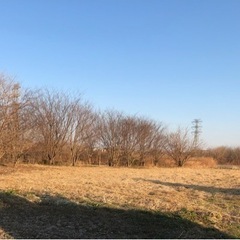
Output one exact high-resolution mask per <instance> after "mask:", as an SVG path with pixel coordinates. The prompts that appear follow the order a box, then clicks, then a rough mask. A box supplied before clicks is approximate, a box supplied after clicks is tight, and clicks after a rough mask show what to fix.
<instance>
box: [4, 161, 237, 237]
mask: <svg viewBox="0 0 240 240" xmlns="http://www.w3.org/2000/svg"><path fill="white" fill-rule="evenodd" d="M0 190H1V191H4V192H9V193H10V194H18V195H20V196H21V197H24V198H25V199H27V200H29V202H32V203H39V202H42V201H43V199H45V200H44V201H48V198H47V197H45V198H43V197H39V196H50V198H49V199H52V197H53V196H63V197H64V198H59V201H58V202H57V204H60V205H61V204H64V202H66V201H68V200H69V201H71V202H74V203H76V204H87V205H91V206H92V205H94V206H101V207H111V208H114V209H125V210H126V209H138V210H139V209H141V210H145V211H151V212H161V213H172V214H178V215H179V216H182V217H183V218H184V219H187V220H190V221H191V222H194V223H197V224H200V225H202V226H204V227H214V228H215V229H218V230H219V231H222V232H225V233H228V234H229V235H231V236H235V237H240V229H239V225H240V170H237V169H196V168H195V169H191V168H149V169H131V168H108V167H76V168H73V167H49V166H48V167H46V166H40V165H18V166H17V167H16V168H14V169H13V168H8V167H0ZM49 201H50V200H49ZM54 201H56V199H55V200H54ZM185 236H187V237H190V238H191V237H193V235H186V234H185ZM181 237H183V236H181ZM205 237H206V238H207V236H205Z"/></svg>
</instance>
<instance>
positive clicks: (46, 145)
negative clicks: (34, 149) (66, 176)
mask: <svg viewBox="0 0 240 240" xmlns="http://www.w3.org/2000/svg"><path fill="white" fill-rule="evenodd" d="M31 106H32V113H33V114H32V116H31V119H32V122H33V124H34V125H35V133H36V136H37V138H38V142H40V143H41V146H42V151H43V160H44V161H46V162H47V163H49V164H54V162H55V158H56V156H57V154H60V152H61V150H62V149H63V147H64V146H65V145H66V144H67V142H68V137H69V129H70V126H71V123H72V121H73V112H72V111H73V104H72V100H71V99H70V97H69V96H68V95H66V94H64V93H59V92H50V91H49V90H41V91H39V92H36V93H35V98H34V101H32V104H31Z"/></svg>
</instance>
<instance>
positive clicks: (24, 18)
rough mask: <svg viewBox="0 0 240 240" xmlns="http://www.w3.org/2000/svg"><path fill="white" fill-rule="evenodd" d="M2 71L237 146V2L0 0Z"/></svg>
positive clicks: (211, 143)
mask: <svg viewBox="0 0 240 240" xmlns="http://www.w3.org/2000/svg"><path fill="white" fill-rule="evenodd" d="M0 12H1V14H0V72H3V73H5V74H7V75H10V76H13V77H15V79H16V80H17V81H19V82H20V83H22V85H23V86H24V87H27V88H35V87H37V88H39V87H48V88H56V89H58V90H64V91H65V90H66V91H70V92H72V91H74V92H80V93H82V94H83V98H84V99H85V100H89V101H90V102H91V103H93V105H94V106H95V107H96V108H100V109H102V110H104V109H106V108H114V109H117V110H120V111H123V112H125V113H127V114H136V113H137V114H138V115H140V116H146V117H149V118H152V119H155V120H157V121H162V122H164V123H166V124H167V125H168V126H169V128H170V129H175V128H176V127H177V126H178V125H181V126H183V127H191V122H192V120H193V119H194V118H200V119H201V120H202V135H201V137H202V139H203V140H204V142H205V143H206V145H207V146H209V147H212V146H219V145H228V146H239V145H240V110H239V109H240V96H239V92H240V1H239V0H225V1H223V0H0Z"/></svg>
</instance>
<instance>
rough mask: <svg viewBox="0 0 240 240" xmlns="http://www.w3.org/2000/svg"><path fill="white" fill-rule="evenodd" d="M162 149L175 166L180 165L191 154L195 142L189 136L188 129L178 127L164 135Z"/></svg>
mask: <svg viewBox="0 0 240 240" xmlns="http://www.w3.org/2000/svg"><path fill="white" fill-rule="evenodd" d="M164 149H165V151H166V153H167V154H168V156H169V157H171V158H172V159H173V160H174V161H175V163H176V164H177V166H179V167H182V166H183V165H184V164H185V163H186V161H188V160H189V158H190V157H192V156H193V154H194V150H195V144H194V140H193V139H192V138H191V137H190V136H189V130H188V129H181V128H180V127H179V128H178V129H177V131H176V132H172V133H170V134H168V135H167V136H166V139H165V145H164Z"/></svg>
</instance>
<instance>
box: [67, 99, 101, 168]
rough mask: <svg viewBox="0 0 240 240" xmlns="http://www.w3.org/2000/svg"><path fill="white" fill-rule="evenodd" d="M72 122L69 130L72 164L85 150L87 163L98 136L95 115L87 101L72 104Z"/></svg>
mask: <svg viewBox="0 0 240 240" xmlns="http://www.w3.org/2000/svg"><path fill="white" fill-rule="evenodd" d="M72 116H73V118H72V123H71V125H70V129H69V130H70V132H69V145H70V151H71V160H72V166H74V165H75V164H76V161H77V160H78V158H79V156H80V154H81V153H82V152H83V151H87V153H88V158H89V161H90V162H89V163H91V159H92V153H93V151H94V147H95V143H96V140H97V137H98V128H97V125H96V124H97V115H96V114H95V113H94V111H93V109H92V106H91V105H90V104H88V103H80V102H79V101H78V102H77V103H74V104H73V108H72Z"/></svg>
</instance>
